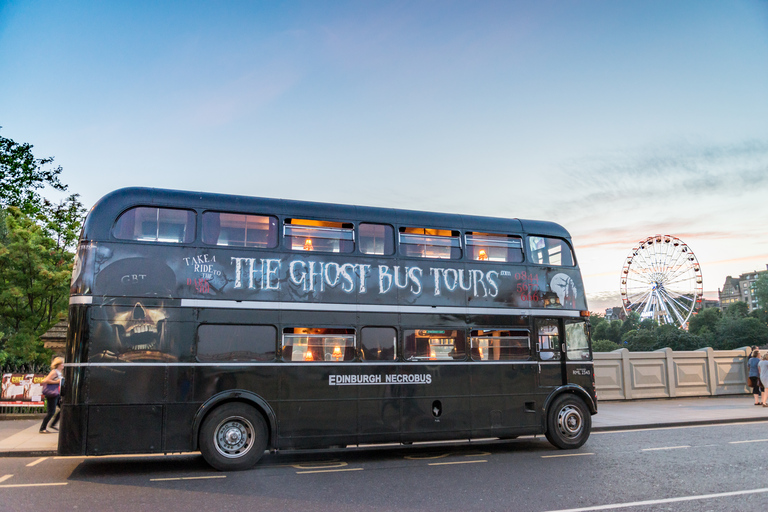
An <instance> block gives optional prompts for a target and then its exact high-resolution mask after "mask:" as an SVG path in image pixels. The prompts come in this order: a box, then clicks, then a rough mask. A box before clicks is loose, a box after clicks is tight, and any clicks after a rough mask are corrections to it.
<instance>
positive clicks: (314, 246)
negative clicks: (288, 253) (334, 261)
mask: <svg viewBox="0 0 768 512" xmlns="http://www.w3.org/2000/svg"><path fill="white" fill-rule="evenodd" d="M283 230H284V235H285V240H286V244H288V247H289V248H290V249H291V250H292V251H317V252H339V253H346V252H352V251H353V250H354V249H355V231H354V229H353V225H352V224H351V223H347V222H329V221H323V220H308V219H285V225H284V226H283Z"/></svg>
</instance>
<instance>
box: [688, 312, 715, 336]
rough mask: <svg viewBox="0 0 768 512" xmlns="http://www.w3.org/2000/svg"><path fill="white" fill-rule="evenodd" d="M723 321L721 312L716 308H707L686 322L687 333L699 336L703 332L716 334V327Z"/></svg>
mask: <svg viewBox="0 0 768 512" xmlns="http://www.w3.org/2000/svg"><path fill="white" fill-rule="evenodd" d="M722 319H723V312H722V311H720V310H719V309H717V308H709V309H704V310H702V311H699V312H698V313H697V314H695V315H693V317H691V321H690V322H688V332H690V333H691V334H700V333H702V332H703V331H704V330H706V331H709V332H717V325H718V324H719V323H720V321H721V320H722Z"/></svg>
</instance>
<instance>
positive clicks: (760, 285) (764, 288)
mask: <svg viewBox="0 0 768 512" xmlns="http://www.w3.org/2000/svg"><path fill="white" fill-rule="evenodd" d="M755 295H756V296H757V303H758V304H759V305H760V308H761V309H762V311H763V312H764V313H765V312H768V272H763V273H761V274H760V275H759V276H758V278H757V282H756V283H755Z"/></svg>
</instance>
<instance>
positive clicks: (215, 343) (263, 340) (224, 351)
mask: <svg viewBox="0 0 768 512" xmlns="http://www.w3.org/2000/svg"><path fill="white" fill-rule="evenodd" d="M276 345H277V329H275V328H274V327H272V326H271V325H210V324H204V325H201V326H200V328H199V329H198V330H197V360H198V361H201V362H212V361H272V360H273V359H274V358H275V347H276Z"/></svg>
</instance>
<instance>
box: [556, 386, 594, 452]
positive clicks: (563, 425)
mask: <svg viewBox="0 0 768 512" xmlns="http://www.w3.org/2000/svg"><path fill="white" fill-rule="evenodd" d="M591 428H592V416H591V415H590V413H589V410H588V409H587V405H586V404H585V403H584V400H582V399H581V398H579V397H577V396H575V395H568V394H566V395H560V396H559V397H557V398H556V399H555V401H554V402H553V403H552V405H551V406H550V408H549V411H548V412H547V440H548V441H549V442H550V443H552V444H553V445H555V446H556V447H558V448H560V449H563V450H567V449H573V448H578V447H579V446H581V445H583V444H584V443H586V442H587V439H588V438H589V431H590V430H591Z"/></svg>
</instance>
